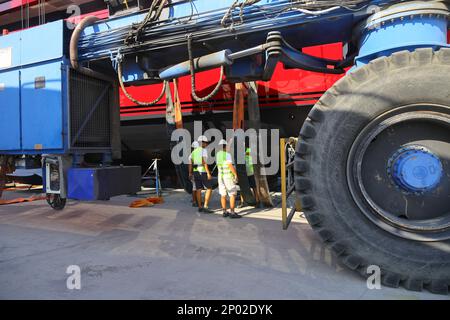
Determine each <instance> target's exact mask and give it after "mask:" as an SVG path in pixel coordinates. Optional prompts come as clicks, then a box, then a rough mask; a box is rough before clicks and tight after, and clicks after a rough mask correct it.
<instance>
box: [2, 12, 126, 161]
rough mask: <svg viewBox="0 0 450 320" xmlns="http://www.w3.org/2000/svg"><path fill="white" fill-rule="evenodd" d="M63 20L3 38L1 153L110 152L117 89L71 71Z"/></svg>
mask: <svg viewBox="0 0 450 320" xmlns="http://www.w3.org/2000/svg"><path fill="white" fill-rule="evenodd" d="M69 36H70V32H69V30H68V29H67V28H66V25H65V22H64V21H56V22H53V23H49V24H45V25H42V26H39V27H36V28H31V29H27V30H24V31H20V32H15V33H12V34H10V35H7V36H2V37H0V136H1V137H2V139H0V154H67V153H86V152H91V153H92V152H101V153H110V152H112V147H113V141H112V140H113V134H114V132H116V131H117V130H114V129H117V127H116V128H113V127H112V126H114V125H117V126H118V125H119V124H118V120H116V121H115V119H118V114H117V115H116V114H115V113H116V112H118V105H117V101H115V99H116V98H115V95H116V93H115V90H114V84H113V83H111V82H108V81H105V80H100V79H96V78H92V77H87V76H85V75H83V74H80V73H78V72H77V71H76V70H73V69H71V68H70V67H69V63H68V58H67V57H68V54H67V52H66V51H67V50H68V49H67V48H68V42H69Z"/></svg>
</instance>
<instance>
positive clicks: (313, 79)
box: [120, 43, 342, 117]
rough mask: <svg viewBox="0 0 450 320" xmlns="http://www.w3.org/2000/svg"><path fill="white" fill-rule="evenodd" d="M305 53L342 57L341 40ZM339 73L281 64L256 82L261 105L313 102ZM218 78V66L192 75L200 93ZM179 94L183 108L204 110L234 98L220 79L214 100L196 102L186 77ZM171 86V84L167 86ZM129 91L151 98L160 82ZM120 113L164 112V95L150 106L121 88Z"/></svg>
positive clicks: (227, 107)
mask: <svg viewBox="0 0 450 320" xmlns="http://www.w3.org/2000/svg"><path fill="white" fill-rule="evenodd" d="M303 51H304V52H305V53H308V54H311V55H315V56H319V57H324V58H328V59H342V44H340V43H337V44H328V45H323V46H315V47H310V48H305V49H304V50H303ZM341 77H342V75H329V74H322V73H315V72H310V71H304V70H297V69H291V70H288V69H285V68H284V67H283V66H282V65H281V64H278V66H277V67H276V69H275V73H274V75H273V77H272V79H271V80H270V81H267V82H263V81H260V82H259V89H258V93H259V97H260V105H261V107H277V106H280V107H281V106H302V105H311V104H314V103H315V102H316V101H317V100H318V99H319V98H320V96H321V95H322V93H323V92H325V91H326V90H327V89H328V88H329V87H330V86H332V85H333V84H334V83H335V82H336V81H337V80H338V79H340V78H341ZM218 79H219V70H218V69H217V70H209V71H205V72H201V73H198V74H197V75H196V87H197V95H199V96H204V95H206V94H208V93H209V92H211V90H212V89H213V88H214V87H215V85H216V83H217V81H218ZM179 83H180V85H179V88H180V89H179V90H180V92H179V95H180V99H181V102H182V111H183V112H192V111H194V110H195V111H197V112H202V111H208V110H212V109H214V110H230V109H231V108H232V105H233V101H234V86H233V84H230V83H228V82H226V81H225V82H224V83H223V85H222V89H221V90H220V91H219V93H218V94H217V95H216V96H215V97H214V100H211V101H209V102H205V103H201V104H199V103H197V102H195V101H193V99H192V97H191V81H190V77H189V76H186V77H182V78H180V79H179ZM171 88H173V86H171ZM128 91H129V93H130V94H131V95H132V96H133V97H134V98H135V99H137V100H140V101H151V100H153V99H155V98H156V97H157V96H158V95H159V93H160V92H161V84H155V85H146V86H139V87H129V88H128ZM120 105H121V115H122V116H123V117H127V116H133V117H135V116H146V115H162V114H164V112H165V98H163V99H162V100H161V101H160V102H159V103H158V104H157V105H155V106H152V107H139V106H136V105H135V104H133V103H132V102H131V101H130V100H128V99H127V98H126V97H125V96H124V95H123V93H122V92H121V96H120Z"/></svg>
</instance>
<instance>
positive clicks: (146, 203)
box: [129, 197, 164, 208]
mask: <svg viewBox="0 0 450 320" xmlns="http://www.w3.org/2000/svg"><path fill="white" fill-rule="evenodd" d="M163 202H164V199H163V198H162V197H150V198H146V199H139V200H135V201H133V202H132V203H130V205H129V207H130V208H141V207H152V206H154V205H155V204H159V203H163Z"/></svg>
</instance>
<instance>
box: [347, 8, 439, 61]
mask: <svg viewBox="0 0 450 320" xmlns="http://www.w3.org/2000/svg"><path fill="white" fill-rule="evenodd" d="M447 29H448V24H447V20H446V19H444V18H442V17H438V16H433V17H422V16H415V17H413V18H408V19H407V20H400V19H398V20H394V21H393V22H387V23H386V24H385V25H382V26H380V27H377V28H374V29H370V30H366V31H365V32H364V34H363V36H362V38H361V41H360V51H359V56H358V57H357V58H356V67H360V66H362V65H365V64H367V63H369V62H370V61H371V60H373V59H376V58H378V57H382V56H389V55H391V54H392V53H394V52H397V51H401V50H409V51H414V50H415V49H417V48H436V49H438V48H441V47H448V44H447Z"/></svg>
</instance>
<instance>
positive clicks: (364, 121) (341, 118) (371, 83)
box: [295, 48, 450, 294]
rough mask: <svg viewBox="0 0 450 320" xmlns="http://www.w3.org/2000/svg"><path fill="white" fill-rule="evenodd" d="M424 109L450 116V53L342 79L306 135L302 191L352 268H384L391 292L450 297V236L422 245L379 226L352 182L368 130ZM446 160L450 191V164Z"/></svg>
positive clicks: (424, 53)
mask: <svg viewBox="0 0 450 320" xmlns="http://www.w3.org/2000/svg"><path fill="white" fill-rule="evenodd" d="M417 103H419V104H424V103H425V104H427V105H439V106H441V107H440V108H441V109H439V110H441V111H440V112H444V113H445V112H447V111H445V110H450V49H441V50H439V51H436V52H435V51H433V50H432V49H427V48H423V49H418V50H416V51H414V52H408V51H402V52H398V53H394V54H392V55H391V56H390V57H382V58H378V59H376V60H374V61H372V62H371V63H369V64H368V65H366V66H364V67H361V68H359V69H357V70H355V71H354V72H352V73H349V74H348V75H346V76H345V77H344V78H342V79H341V80H339V81H338V82H337V83H336V84H335V85H334V86H333V87H332V88H330V89H329V90H328V91H327V92H326V93H325V94H324V95H323V96H322V97H321V99H320V100H319V101H318V103H317V104H316V105H315V107H314V108H313V109H312V110H311V112H310V113H309V116H308V118H307V120H306V121H305V122H304V124H303V126H302V129H301V131H300V140H299V143H298V145H297V149H296V160H295V172H296V177H295V183H296V192H297V195H298V196H299V197H300V199H301V202H302V205H303V209H304V211H305V214H306V217H307V219H308V221H309V224H310V225H311V226H312V228H313V229H314V230H315V232H316V233H317V234H318V235H319V236H320V238H321V239H322V240H323V241H324V242H325V243H326V244H327V245H329V247H330V248H331V250H332V251H333V252H334V254H335V255H336V256H338V257H339V258H340V259H341V260H342V261H343V263H344V264H345V265H346V266H347V267H349V268H350V269H353V270H356V271H357V272H359V273H360V274H361V275H363V276H365V277H368V276H369V275H368V274H367V267H368V266H370V265H377V266H379V267H380V269H381V275H382V284H384V285H386V286H389V287H398V286H400V285H401V286H403V287H405V288H406V289H409V290H414V291H420V290H422V289H423V288H426V289H428V290H429V291H431V292H433V293H439V294H448V290H449V285H450V240H449V239H448V237H447V238H444V239H436V241H432V242H430V241H420V240H414V239H408V238H407V237H406V238H405V237H401V236H398V235H395V234H392V233H391V232H388V231H386V230H385V229H383V228H381V227H379V226H377V225H376V224H375V223H373V221H371V220H370V219H369V218H368V217H367V216H366V215H365V214H363V213H362V211H363V210H361V207H360V206H358V205H357V203H356V201H355V198H354V194H352V193H351V188H350V184H351V183H350V182H349V180H348V176H349V175H350V174H349V171H348V159H349V154H350V152H351V149H352V145H353V144H354V142H355V140H356V139H357V137H358V135H359V134H360V132H361V131H362V130H363V128H364V127H365V126H367V125H368V124H369V123H371V121H373V120H374V119H375V118H377V117H379V116H380V115H382V114H385V113H387V112H391V111H392V110H395V109H398V108H400V106H405V105H411V104H417ZM442 110H444V111H442ZM436 112H437V113H439V111H436ZM442 115H444V114H442ZM445 116H446V117H447V116H448V113H445ZM449 123H450V122H449ZM447 146H448V145H447ZM446 161H447V162H446V164H445V166H444V171H445V172H444V177H443V179H447V181H446V182H445V181H444V182H445V183H446V184H447V186H446V190H445V192H448V190H449V189H448V180H450V179H449V178H448V177H450V173H449V166H448V162H449V161H450V159H449V158H448V157H447V159H446ZM448 194H450V193H448ZM445 205H448V203H447V204H445Z"/></svg>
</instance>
